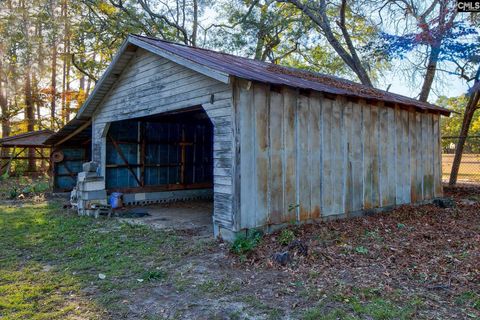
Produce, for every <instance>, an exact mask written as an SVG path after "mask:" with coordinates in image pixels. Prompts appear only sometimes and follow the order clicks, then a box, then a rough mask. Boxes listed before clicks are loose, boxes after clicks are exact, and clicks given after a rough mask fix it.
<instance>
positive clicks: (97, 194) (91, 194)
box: [80, 190, 107, 200]
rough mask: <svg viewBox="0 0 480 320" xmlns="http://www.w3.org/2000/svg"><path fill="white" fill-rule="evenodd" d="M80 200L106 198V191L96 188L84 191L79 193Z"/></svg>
mask: <svg viewBox="0 0 480 320" xmlns="http://www.w3.org/2000/svg"><path fill="white" fill-rule="evenodd" d="M80 198H81V199H82V200H104V199H107V191H105V190H96V191H84V192H82V193H81V194H80Z"/></svg>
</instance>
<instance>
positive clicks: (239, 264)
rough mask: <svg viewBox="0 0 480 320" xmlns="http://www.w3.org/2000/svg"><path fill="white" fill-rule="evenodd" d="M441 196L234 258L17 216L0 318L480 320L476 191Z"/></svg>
mask: <svg viewBox="0 0 480 320" xmlns="http://www.w3.org/2000/svg"><path fill="white" fill-rule="evenodd" d="M445 195H446V196H447V197H452V198H453V200H454V203H453V204H454V207H447V208H442V206H441V205H440V204H437V205H423V206H402V207H399V208H397V209H396V210H393V211H391V212H387V213H382V214H376V215H372V216H366V217H361V218H353V219H345V220H336V221H330V222H322V223H317V224H310V225H303V226H293V225H292V226H291V227H289V228H288V229H285V230H286V231H285V230H284V231H279V232H277V233H275V234H271V235H264V236H263V237H259V238H256V242H255V244H256V246H255V245H253V246H251V247H248V246H247V248H250V249H251V250H244V252H242V253H240V254H239V253H234V252H232V247H231V245H230V244H228V243H223V242H220V241H217V240H214V239H213V238H212V237H211V234H210V233H207V232H205V228H204V227H199V228H192V227H191V226H189V227H188V228H172V229H174V230H170V231H168V230H166V231H165V230H164V229H161V230H157V229H151V228H147V227H143V226H142V227H141V226H131V227H130V226H128V225H125V223H124V222H125V220H124V219H123V220H122V219H118V218H117V219H107V218H104V219H92V218H86V217H78V216H75V215H73V214H72V213H67V212H62V211H61V210H60V211H59V210H57V209H54V208H55V207H42V206H41V205H40V208H43V209H41V210H40V209H36V208H37V207H35V206H33V207H32V206H30V205H27V204H24V203H22V202H18V203H10V202H9V203H8V205H6V206H4V207H3V209H1V210H0V211H2V210H3V212H0V213H1V214H0V232H3V233H4V237H3V238H2V235H1V234H0V240H1V241H3V242H4V245H3V247H2V244H1V243H0V249H2V250H3V252H0V318H5V319H19V318H20V319H331V320H333V319H350V320H352V319H378V320H381V319H480V269H479V268H480V263H479V262H480V187H479V186H475V185H465V186H461V187H458V188H455V189H449V188H446V189H445ZM446 204H448V203H446ZM56 206H57V207H59V208H61V206H59V205H56ZM178 207H179V208H180V210H181V211H182V212H187V211H189V210H190V208H187V209H188V210H187V209H186V208H185V206H178ZM208 208H209V207H208V205H206V206H205V209H207V210H208ZM27 209H28V210H27ZM157 209H159V208H157ZM160 209H161V208H160ZM171 209H172V208H171ZM173 209H175V206H173ZM21 210H24V211H23V213H22V211H21ZM39 210H40V211H41V212H40V211H39ZM42 210H43V211H42ZM22 214H23V216H22ZM150 219H152V221H153V222H154V223H157V224H160V225H161V227H162V228H163V227H165V226H167V227H168V225H169V223H170V222H168V220H167V221H165V220H164V219H163V218H160V217H159V216H157V215H156V214H153V215H152V216H151V217H150ZM200 221H203V220H201V219H200ZM12 228H14V229H15V230H12ZM257 240H258V241H257ZM1 241H0V242H1ZM257 242H258V243H257ZM0 251H1V250H0ZM281 257H283V258H281ZM280 258H281V259H280ZM284 258H285V259H284ZM27 267H28V268H29V269H27ZM1 269H3V270H1ZM25 270H28V272H27V271H25ZM32 274H33V275H34V276H33V277H32V276H31V275H32ZM12 279H16V280H12ZM21 282H22V283H23V286H22V285H21V284H20V283H21ZM67 283H70V284H69V285H67ZM31 288H37V289H38V294H37V295H35V297H32V293H31V290H32V289H31ZM2 293H3V294H5V295H6V298H5V296H4V297H2ZM66 303H67V304H68V308H67V307H65V304H66ZM27 305H28V308H29V309H28V310H26V311H25V310H23V309H22V308H26V307H25V306H27ZM22 310H23V311H22ZM60 310H63V311H62V312H60ZM26 314H28V315H27V316H26ZM2 315H3V317H2ZM22 315H23V316H22ZM32 315H33V316H32Z"/></svg>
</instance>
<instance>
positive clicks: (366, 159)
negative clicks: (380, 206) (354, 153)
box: [362, 104, 373, 209]
mask: <svg viewBox="0 0 480 320" xmlns="http://www.w3.org/2000/svg"><path fill="white" fill-rule="evenodd" d="M362 108H363V123H362V126H363V137H362V140H363V141H364V146H363V208H364V209H371V208H372V161H373V159H372V151H371V150H372V140H371V139H372V136H371V129H370V128H371V126H372V122H371V118H372V110H371V106H370V105H366V104H364V105H363V106H362Z"/></svg>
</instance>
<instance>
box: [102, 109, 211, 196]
mask: <svg viewBox="0 0 480 320" xmlns="http://www.w3.org/2000/svg"><path fill="white" fill-rule="evenodd" d="M212 150H213V126H212V124H211V122H210V120H209V118H208V116H207V114H206V113H205V111H204V110H203V109H202V108H201V107H196V108H189V109H185V110H180V111H176V112H172V113H166V114H160V115H153V116H149V117H145V118H137V119H129V120H123V121H117V122H113V123H111V124H110V128H109V130H108V134H107V149H106V174H105V175H106V177H105V181H106V188H107V190H108V191H109V192H113V191H116V192H124V193H134V192H155V191H166V190H185V189H205V188H213V156H212V154H213V152H212Z"/></svg>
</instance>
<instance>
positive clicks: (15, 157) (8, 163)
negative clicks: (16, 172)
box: [0, 148, 27, 170]
mask: <svg viewBox="0 0 480 320" xmlns="http://www.w3.org/2000/svg"><path fill="white" fill-rule="evenodd" d="M25 149H27V148H23V149H22V150H20V151H19V152H18V153H17V154H15V150H16V149H15V148H14V149H13V152H12V157H10V160H9V161H8V162H7V163H5V164H4V165H2V167H1V168H0V170H3V168H5V167H6V166H8V170H10V165H11V164H12V161H13V160H15V159H17V157H18V156H19V155H20V153H22V152H23V151H25ZM14 154H15V155H14Z"/></svg>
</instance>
